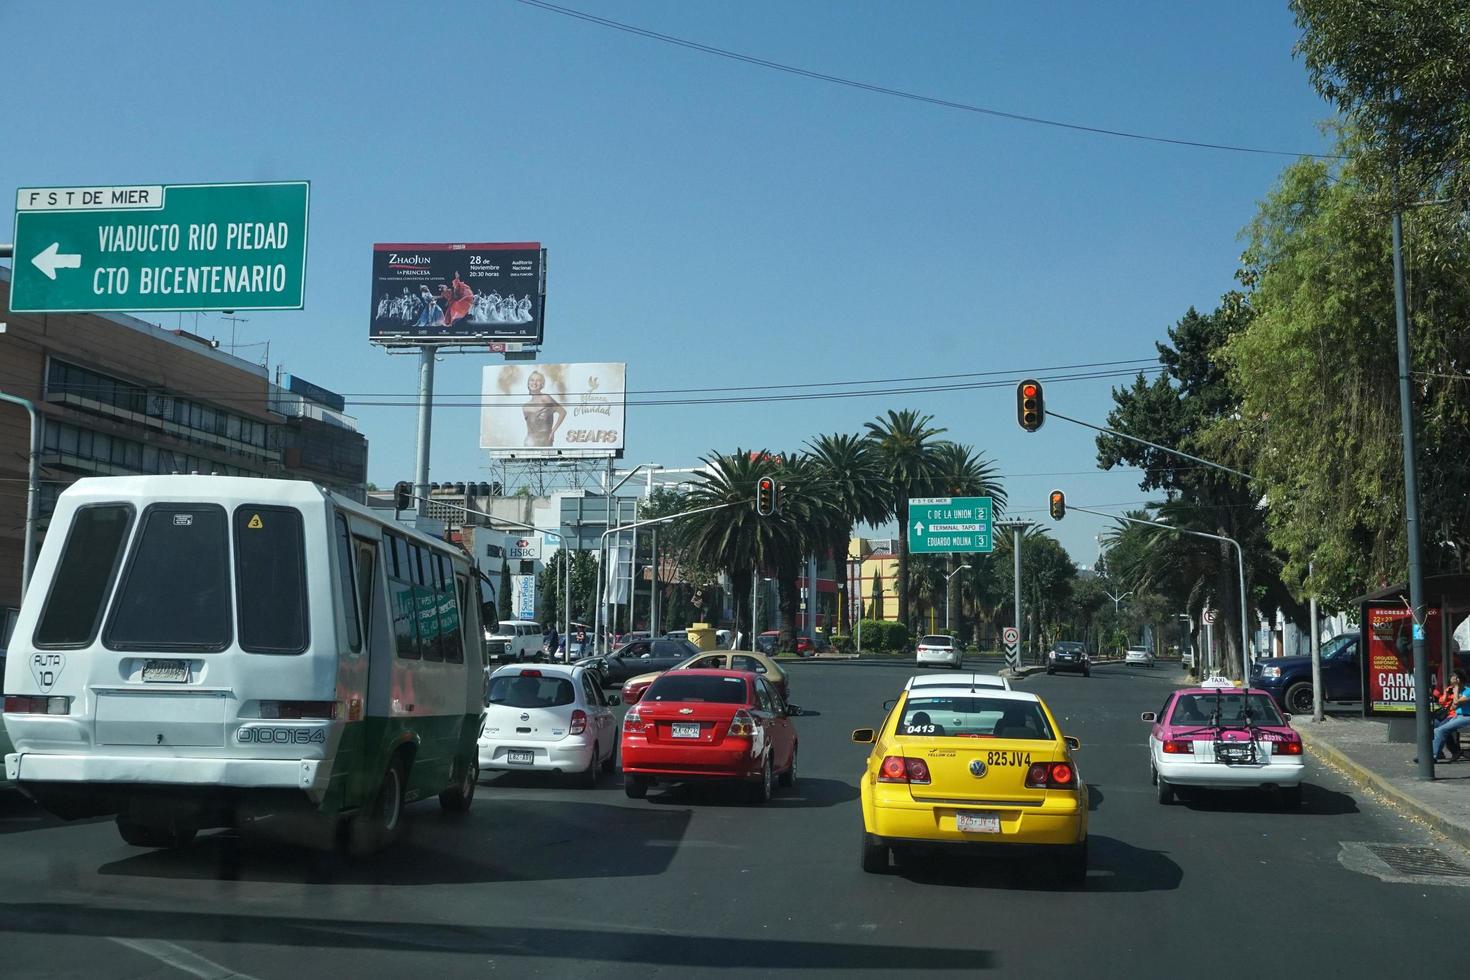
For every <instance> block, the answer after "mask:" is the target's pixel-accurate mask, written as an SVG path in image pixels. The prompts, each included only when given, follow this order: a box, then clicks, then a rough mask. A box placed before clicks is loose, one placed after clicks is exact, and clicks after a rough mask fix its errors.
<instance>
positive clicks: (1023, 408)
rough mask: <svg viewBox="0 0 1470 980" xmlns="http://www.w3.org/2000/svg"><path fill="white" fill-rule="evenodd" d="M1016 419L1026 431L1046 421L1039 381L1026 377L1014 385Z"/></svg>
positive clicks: (1044, 404)
mask: <svg viewBox="0 0 1470 980" xmlns="http://www.w3.org/2000/svg"><path fill="white" fill-rule="evenodd" d="M1016 421H1017V422H1020V423H1021V428H1023V429H1025V430H1026V431H1027V432H1035V431H1036V430H1037V429H1039V428H1041V423H1043V422H1045V421H1046V403H1045V401H1044V400H1043V399H1042V395H1041V382H1040V381H1037V380H1035V379H1033V378H1027V379H1026V380H1025V381H1022V382H1021V383H1020V384H1018V385H1016Z"/></svg>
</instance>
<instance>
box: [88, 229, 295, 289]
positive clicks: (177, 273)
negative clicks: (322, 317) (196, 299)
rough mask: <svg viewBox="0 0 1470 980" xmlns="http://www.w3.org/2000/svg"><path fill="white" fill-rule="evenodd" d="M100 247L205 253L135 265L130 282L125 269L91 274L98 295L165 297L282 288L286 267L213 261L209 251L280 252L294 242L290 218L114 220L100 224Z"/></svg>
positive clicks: (168, 254) (104, 268)
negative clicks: (182, 260)
mask: <svg viewBox="0 0 1470 980" xmlns="http://www.w3.org/2000/svg"><path fill="white" fill-rule="evenodd" d="M97 238H98V248H99V249H100V251H101V252H102V253H103V254H121V253H135V254H148V253H157V254H159V255H160V256H166V257H168V258H173V257H175V256H177V255H178V254H179V253H180V251H181V250H182V251H183V252H184V253H185V254H187V253H191V252H192V253H204V256H205V258H206V261H202V262H197V263H189V264H176V263H170V264H167V265H143V266H138V267H136V268H135V269H134V270H133V271H134V272H135V273H136V276H137V281H136V282H132V281H130V280H131V277H130V275H129V270H128V269H126V268H120V267H119V268H110V267H107V266H99V267H98V268H97V269H96V270H95V271H94V272H93V274H92V291H93V292H94V293H96V294H98V295H107V294H122V293H129V292H132V293H135V294H136V295H139V296H152V295H158V296H166V295H168V294H170V293H191V294H192V293H197V294H209V293H283V292H285V290H286V279H287V276H286V266H285V264H284V263H281V262H270V261H268V260H269V259H270V258H271V257H272V256H268V255H261V256H260V257H259V258H260V259H261V260H262V261H246V262H223V261H219V262H209V261H207V258H208V253H210V252H214V251H217V250H222V251H224V252H228V253H231V256H230V257H231V258H234V257H235V256H236V255H237V254H238V253H241V252H261V253H266V252H280V251H281V250H283V249H285V248H286V247H287V246H288V244H289V243H290V230H289V227H288V225H287V223H286V222H284V221H275V222H262V221H227V222H207V223H201V224H186V225H181V224H112V225H102V226H101V227H99V228H98V229H97Z"/></svg>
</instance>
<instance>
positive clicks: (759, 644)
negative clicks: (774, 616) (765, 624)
mask: <svg viewBox="0 0 1470 980" xmlns="http://www.w3.org/2000/svg"><path fill="white" fill-rule="evenodd" d="M780 640H781V632H780V630H766V631H765V632H764V633H762V634H760V635H759V636H757V637H756V638H755V652H756V653H764V654H765V655H766V656H768V657H774V656H775V655H776V644H777V643H779V642H780Z"/></svg>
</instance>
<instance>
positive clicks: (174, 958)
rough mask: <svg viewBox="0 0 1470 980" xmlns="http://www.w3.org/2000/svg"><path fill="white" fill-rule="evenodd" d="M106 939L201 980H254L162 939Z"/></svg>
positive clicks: (118, 937)
mask: <svg viewBox="0 0 1470 980" xmlns="http://www.w3.org/2000/svg"><path fill="white" fill-rule="evenodd" d="M107 938H108V939H111V940H112V941H113V942H115V943H117V944H118V945H119V946H126V947H127V948H128V949H131V950H134V951H136V952H139V953H142V954H143V955H144V956H151V957H153V958H154V959H155V960H158V961H159V962H160V963H166V964H168V965H169V966H171V967H173V968H174V969H175V970H182V971H183V972H185V973H188V974H190V975H192V976H196V977H200V978H202V980H255V978H254V977H252V976H250V974H248V973H240V972H239V971H237V970H232V969H230V968H229V967H227V966H222V965H220V964H219V963H216V962H215V961H214V960H211V959H206V958H205V957H203V956H200V955H199V954H198V953H195V952H191V951H190V950H187V949H185V948H184V947H182V946H179V945H177V944H175V943H170V942H165V941H163V940H162V939H123V938H121V937H120V936H108V937H107Z"/></svg>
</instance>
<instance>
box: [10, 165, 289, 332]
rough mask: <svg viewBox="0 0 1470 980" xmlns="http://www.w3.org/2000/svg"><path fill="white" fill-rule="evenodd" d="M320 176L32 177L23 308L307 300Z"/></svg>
mask: <svg viewBox="0 0 1470 980" xmlns="http://www.w3.org/2000/svg"><path fill="white" fill-rule="evenodd" d="M310 197H311V185H310V184H309V183H307V182H306V181H289V182H280V183H265V184H129V185H126V186H99V187H22V188H21V189H20V190H19V191H17V192H16V196H15V253H14V258H13V261H12V268H11V282H10V309H11V310H12V311H13V312H15V313H68V312H84V313H124V312H161V311H168V310H299V309H301V308H302V306H303V303H304V296H305V291H306V290H305V284H306V219H307V210H308V205H309V201H310Z"/></svg>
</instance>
